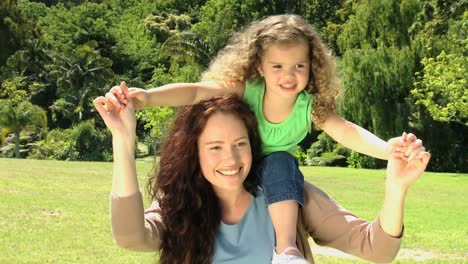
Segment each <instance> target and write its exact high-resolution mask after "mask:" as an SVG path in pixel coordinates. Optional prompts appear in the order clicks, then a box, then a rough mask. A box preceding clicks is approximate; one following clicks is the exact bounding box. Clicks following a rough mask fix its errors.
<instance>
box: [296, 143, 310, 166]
mask: <svg viewBox="0 0 468 264" xmlns="http://www.w3.org/2000/svg"><path fill="white" fill-rule="evenodd" d="M294 157H296V159H297V162H298V163H299V165H300V166H304V165H306V159H307V153H305V152H304V151H303V150H302V149H301V148H300V147H299V146H297V148H296V152H294Z"/></svg>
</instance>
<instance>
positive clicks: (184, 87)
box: [109, 81, 245, 109]
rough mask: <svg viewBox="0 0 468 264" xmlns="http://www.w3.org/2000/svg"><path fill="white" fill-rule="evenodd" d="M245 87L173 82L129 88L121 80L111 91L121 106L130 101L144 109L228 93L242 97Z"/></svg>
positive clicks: (209, 82) (242, 85)
mask: <svg viewBox="0 0 468 264" xmlns="http://www.w3.org/2000/svg"><path fill="white" fill-rule="evenodd" d="M244 89H245V84H244V83H243V82H215V81H205V82H197V83H172V84H167V85H163V86H160V87H156V88H151V89H148V90H145V89H141V88H128V87H127V85H126V83H125V82H121V83H120V86H114V87H112V88H111V90H110V91H109V93H110V95H111V96H112V98H111V99H112V100H113V102H114V104H116V105H118V106H119V107H121V108H122V107H124V106H125V105H126V104H127V103H128V102H129V101H130V102H132V104H133V106H134V107H135V109H143V108H145V107H154V106H181V105H192V104H195V103H197V102H200V101H202V100H205V99H209V98H212V97H215V96H220V95H224V94H228V93H235V94H237V95H238V96H240V97H242V96H243V95H244Z"/></svg>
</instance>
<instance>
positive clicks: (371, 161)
mask: <svg viewBox="0 0 468 264" xmlns="http://www.w3.org/2000/svg"><path fill="white" fill-rule="evenodd" d="M347 162H348V167H350V168H356V169H362V168H367V169H375V168H377V163H376V160H375V158H372V157H370V156H367V155H364V154H361V153H358V152H356V151H351V154H350V155H349V157H348V158H347Z"/></svg>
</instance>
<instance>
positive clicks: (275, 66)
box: [273, 65, 281, 69]
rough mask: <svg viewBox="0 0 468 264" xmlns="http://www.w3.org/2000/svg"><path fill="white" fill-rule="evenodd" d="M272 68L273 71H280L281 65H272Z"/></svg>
mask: <svg viewBox="0 0 468 264" xmlns="http://www.w3.org/2000/svg"><path fill="white" fill-rule="evenodd" d="M273 68H275V69H281V65H273Z"/></svg>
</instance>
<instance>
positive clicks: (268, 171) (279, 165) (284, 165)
mask: <svg viewBox="0 0 468 264" xmlns="http://www.w3.org/2000/svg"><path fill="white" fill-rule="evenodd" d="M260 176H261V179H262V187H263V193H264V195H265V203H266V204H267V206H268V205H270V204H272V203H277V202H281V201H286V200H295V201H297V202H298V203H299V204H300V205H301V206H304V175H302V173H301V171H300V170H299V164H298V162H297V160H296V158H295V157H294V156H293V155H291V154H290V153H289V152H274V153H271V154H270V155H268V156H266V157H265V158H264V159H263V161H262V163H261V166H260Z"/></svg>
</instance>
